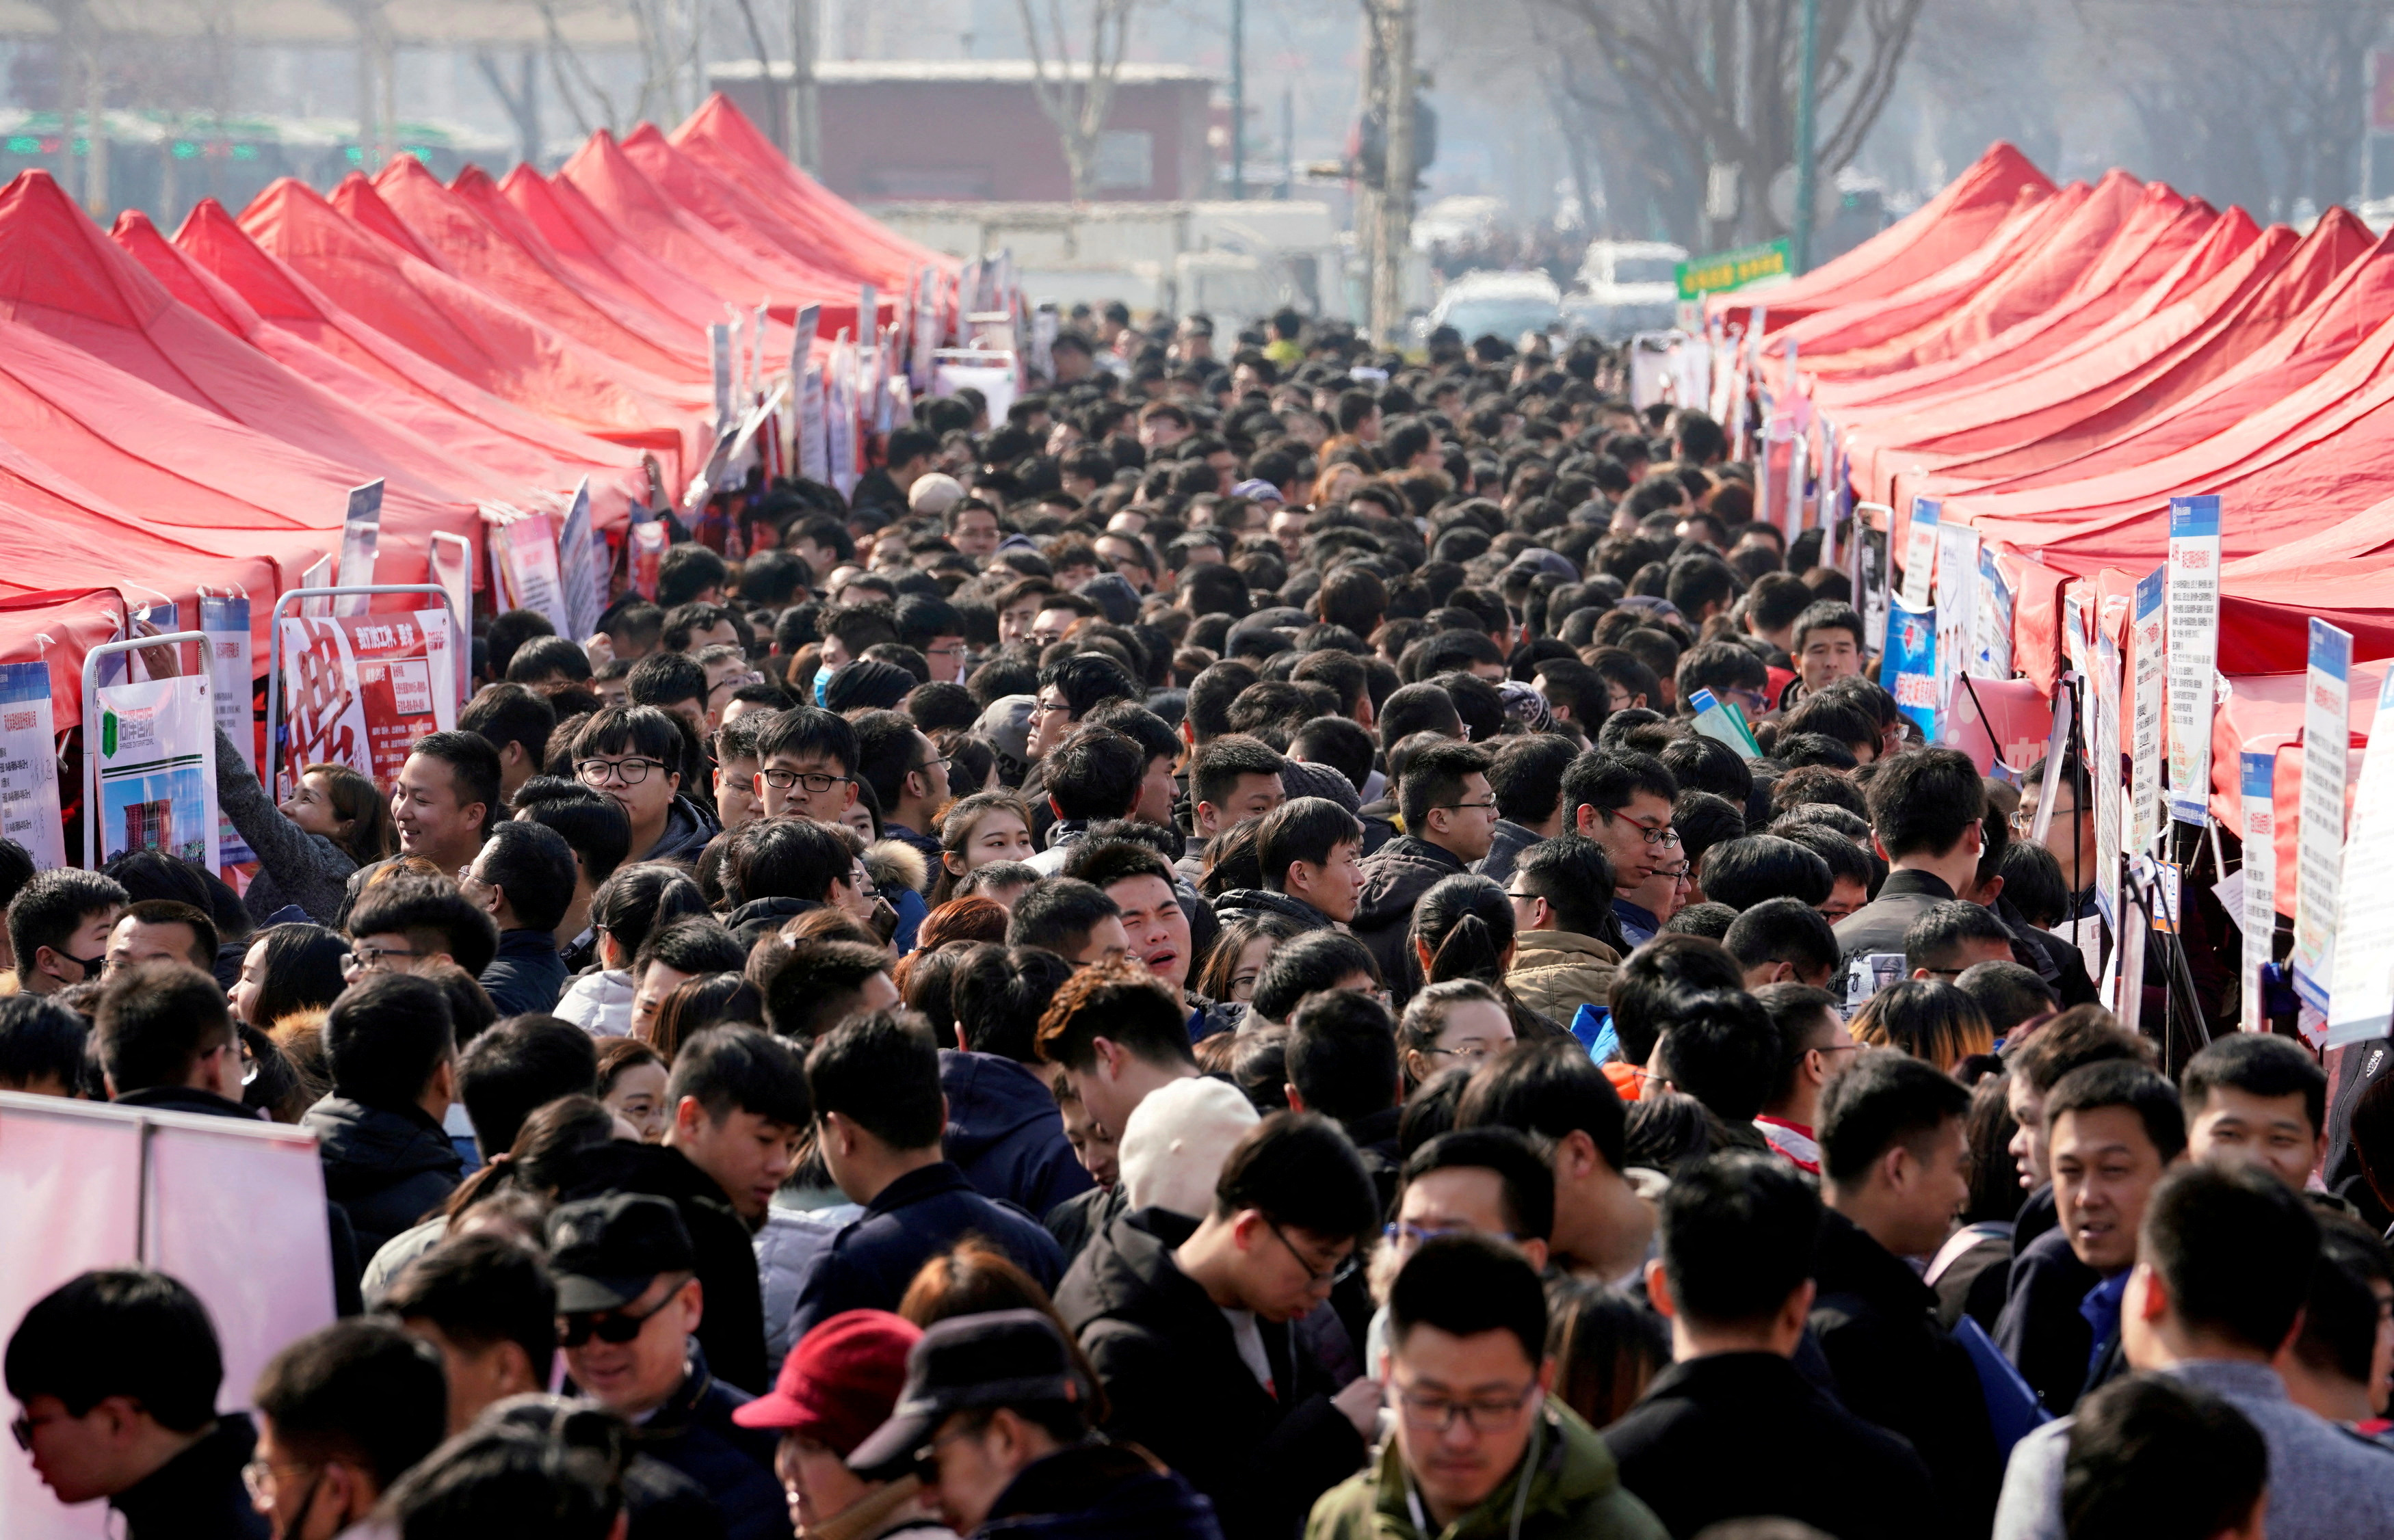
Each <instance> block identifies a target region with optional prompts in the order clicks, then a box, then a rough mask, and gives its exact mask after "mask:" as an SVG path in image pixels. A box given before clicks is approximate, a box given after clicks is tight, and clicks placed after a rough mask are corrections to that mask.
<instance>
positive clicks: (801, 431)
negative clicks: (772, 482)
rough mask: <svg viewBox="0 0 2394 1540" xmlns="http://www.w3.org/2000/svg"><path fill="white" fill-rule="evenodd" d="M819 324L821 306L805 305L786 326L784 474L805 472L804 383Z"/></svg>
mask: <svg viewBox="0 0 2394 1540" xmlns="http://www.w3.org/2000/svg"><path fill="white" fill-rule="evenodd" d="M820 324H822V306H820V305H809V306H806V307H804V308H803V309H800V310H799V311H798V318H797V321H796V323H794V324H793V325H792V326H791V327H790V397H789V401H787V402H786V403H785V404H784V406H783V411H785V412H786V413H788V414H789V424H788V427H787V428H786V429H785V431H786V432H787V434H788V436H789V453H788V456H787V458H786V460H785V461H784V471H783V473H784V474H785V475H790V476H804V475H805V474H806V473H807V472H806V431H807V414H806V402H807V396H806V390H807V380H808V378H809V376H810V375H812V374H813V373H814V351H815V328H816V327H817V326H819V325H820Z"/></svg>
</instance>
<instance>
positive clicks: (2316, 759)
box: [2294, 616, 2352, 1016]
mask: <svg viewBox="0 0 2394 1540" xmlns="http://www.w3.org/2000/svg"><path fill="white" fill-rule="evenodd" d="M2351 723H2352V638H2351V637H2350V636H2348V635H2347V634H2346V633H2345V632H2343V631H2340V630H2338V629H2336V628H2335V626H2333V625H2329V624H2328V623H2327V622H2325V621H2323V620H2321V619H2319V618H2318V617H2316V616H2314V617H2312V620H2311V627H2310V667H2309V671H2308V672H2307V673H2306V675H2305V677H2304V679H2303V795H2302V800H2301V802H2300V803H2299V804H2298V806H2299V808H2300V809H2301V823H2299V824H2298V825H2297V826H2296V828H2295V955H2294V965H2295V993H2296V994H2300V995H2301V996H2302V997H2303V1003H2304V1004H2305V1005H2307V1006H2309V1007H2311V1008H2312V1009H2313V1010H2315V1011H2318V1012H2319V1013H2320V1014H2321V1015H2322V1016H2325V1015H2326V1014H2327V1011H2328V1005H2329V1002H2328V987H2329V983H2330V981H2331V980H2332V979H2333V978H2334V976H2335V890H2336V883H2337V879H2338V878H2339V877H2340V876H2341V875H2342V874H2343V868H2344V790H2345V779H2346V777H2347V776H2348V774H2349V773H2350V764H2349V760H2348V755H2349V754H2350V752H2351V749H2352V726H2351Z"/></svg>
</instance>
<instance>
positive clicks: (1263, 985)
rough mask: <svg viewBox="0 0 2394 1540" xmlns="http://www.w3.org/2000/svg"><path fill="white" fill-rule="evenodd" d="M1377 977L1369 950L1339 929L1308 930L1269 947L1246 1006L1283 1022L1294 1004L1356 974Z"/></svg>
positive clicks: (1377, 966) (1265, 1016) (1370, 977)
mask: <svg viewBox="0 0 2394 1540" xmlns="http://www.w3.org/2000/svg"><path fill="white" fill-rule="evenodd" d="M1358 973H1360V974H1362V975H1363V976H1364V977H1366V978H1369V979H1373V980H1379V978H1380V967H1379V964H1378V963H1377V962H1375V960H1374V959H1373V956H1372V952H1371V949H1370V948H1369V947H1367V946H1365V945H1364V944H1363V943H1362V942H1361V941H1357V940H1356V939H1355V938H1354V937H1352V936H1350V935H1348V934H1347V933H1346V932H1345V931H1343V930H1309V931H1307V932H1306V933H1305V934H1304V935H1302V936H1299V937H1297V938H1296V939H1295V940H1294V941H1289V942H1288V943H1286V944H1285V945H1283V946H1280V947H1276V948H1274V949H1273V951H1272V953H1271V955H1270V957H1269V959H1268V960H1267V961H1266V962H1265V963H1264V967H1263V971H1262V972H1260V973H1258V974H1256V988H1255V993H1254V994H1252V995H1250V996H1248V1001H1247V1005H1248V1008H1249V1009H1250V1010H1251V1011H1253V1012H1254V1013H1255V1014H1256V1015H1257V1016H1260V1017H1262V1018H1263V1019H1264V1020H1267V1021H1278V1022H1281V1023H1282V1024H1285V1023H1286V1022H1287V1020H1288V1017H1289V1013H1290V1012H1292V1011H1294V1010H1296V1007H1297V1003H1298V1002H1299V1001H1301V1000H1303V999H1304V998H1305V997H1306V996H1307V995H1309V994H1313V993H1314V992H1316V991H1317V990H1324V989H1329V988H1331V987H1332V986H1333V985H1335V984H1336V983H1337V982H1338V981H1340V980H1341V979H1347V978H1351V977H1353V976H1354V975H1356V974H1358Z"/></svg>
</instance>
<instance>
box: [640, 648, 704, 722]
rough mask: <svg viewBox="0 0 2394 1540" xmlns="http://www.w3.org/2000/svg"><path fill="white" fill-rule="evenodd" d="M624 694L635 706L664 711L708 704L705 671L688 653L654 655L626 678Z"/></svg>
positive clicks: (643, 661)
mask: <svg viewBox="0 0 2394 1540" xmlns="http://www.w3.org/2000/svg"><path fill="white" fill-rule="evenodd" d="M624 692H625V694H626V695H627V696H629V697H630V699H631V702H632V704H634V705H646V706H654V707H656V708H657V709H659V710H661V711H662V710H665V709H668V708H670V707H673V706H677V705H679V704H681V703H682V702H684V701H696V702H698V703H700V704H705V701H706V670H705V669H704V668H703V667H701V666H700V665H699V662H698V660H697V659H696V658H693V657H691V655H690V654H689V653H687V652H651V653H650V654H649V655H648V656H647V657H645V658H642V659H641V660H640V661H639V662H638V663H636V664H634V665H632V671H631V672H630V673H629V674H626V675H625V676H624Z"/></svg>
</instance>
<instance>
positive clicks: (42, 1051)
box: [0, 991, 91, 1091]
mask: <svg viewBox="0 0 2394 1540" xmlns="http://www.w3.org/2000/svg"><path fill="white" fill-rule="evenodd" d="M90 1035H91V1028H90V1027H89V1025H87V1024H86V1023H85V1020H84V1019H83V1018H82V1017H81V1016H79V1015H77V1014H75V1013H74V1012H73V1011H71V1010H69V1009H67V1008H66V1007H64V1006H61V1005H59V1003H58V1002H56V1001H55V1000H52V999H51V998H50V997H49V996H47V995H46V994H26V993H24V992H22V991H20V992H19V993H17V994H9V995H0V1090H10V1091H15V1090H22V1089H24V1088H25V1087H26V1086H33V1085H36V1084H38V1083H39V1082H41V1081H44V1080H55V1081H57V1082H58V1084H59V1086H63V1087H64V1088H66V1089H67V1090H69V1091H72V1090H73V1089H74V1088H75V1086H76V1085H77V1084H78V1083H79V1082H80V1081H81V1080H82V1078H83V1070H84V1054H85V1048H86V1046H87V1040H88V1039H89V1037H90Z"/></svg>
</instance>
